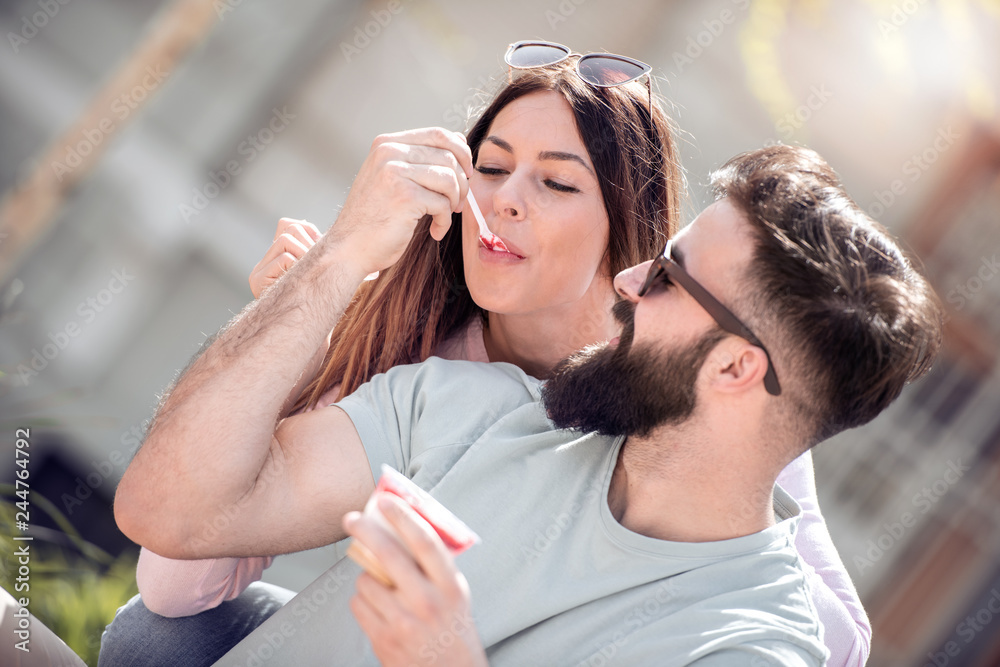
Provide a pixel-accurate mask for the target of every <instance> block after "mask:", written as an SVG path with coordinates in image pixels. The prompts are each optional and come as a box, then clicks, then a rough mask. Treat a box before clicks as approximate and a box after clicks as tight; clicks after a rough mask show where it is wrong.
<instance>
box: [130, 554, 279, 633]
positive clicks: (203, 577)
mask: <svg viewBox="0 0 1000 667" xmlns="http://www.w3.org/2000/svg"><path fill="white" fill-rule="evenodd" d="M273 560H274V559H273V558H272V557H271V556H260V557H258V556H254V557H251V558H213V559H209V560H174V559H172V558H164V557H163V556H158V555H157V554H155V553H153V552H152V551H149V550H148V549H146V548H145V547H143V549H142V551H140V552H139V564H138V566H137V567H136V571H135V580H136V583H137V584H138V585H139V593H140V594H141V595H142V601H143V604H145V605H146V608H147V609H149V610H150V611H151V612H153V613H156V614H159V615H160V616H168V617H170V618H176V617H178V616H191V615H193V614H197V613H200V612H203V611H205V610H206V609H212V608H213V607H217V606H218V605H219V604H221V603H222V602H225V601H226V600H232V599H233V598H235V597H237V596H239V594H240V593H242V592H243V591H244V590H245V589H246V587H247V586H249V585H250V584H252V583H253V582H255V581H257V580H258V579H260V577H261V574H262V573H263V572H264V569H265V568H267V567H270V565H271V562H272V561H273Z"/></svg>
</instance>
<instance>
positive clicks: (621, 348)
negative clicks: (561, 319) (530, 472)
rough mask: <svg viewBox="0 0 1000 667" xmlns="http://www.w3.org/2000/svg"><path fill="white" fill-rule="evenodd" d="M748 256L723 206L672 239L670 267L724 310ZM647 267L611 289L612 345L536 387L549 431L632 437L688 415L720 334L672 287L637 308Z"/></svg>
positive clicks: (738, 221)
mask: <svg viewBox="0 0 1000 667" xmlns="http://www.w3.org/2000/svg"><path fill="white" fill-rule="evenodd" d="M751 249H752V243H751V238H750V232H749V228H748V226H747V224H746V222H745V221H744V220H743V216H742V214H740V213H739V212H738V211H737V210H736V209H735V208H733V207H732V206H731V205H730V204H729V203H728V202H726V201H725V200H723V201H720V202H716V203H715V204H712V205H711V206H709V207H708V208H707V209H705V211H704V212H702V214H701V215H699V216H698V218H696V219H695V221H694V222H692V223H691V225H690V226H688V227H687V228H685V229H684V230H682V231H681V232H680V233H679V234H678V235H677V238H676V240H675V242H674V258H675V260H677V261H678V263H680V264H682V265H683V266H684V267H685V268H686V269H687V271H688V273H690V274H691V276H692V277H693V278H694V279H695V280H697V281H698V282H700V283H701V284H702V285H703V286H704V287H705V288H706V289H707V290H708V291H709V292H711V293H712V294H713V295H715V297H716V298H718V299H719V300H720V301H722V303H723V304H725V305H727V306H729V307H730V308H731V309H732V308H733V305H734V304H733V298H732V295H734V294H735V293H736V287H737V285H738V284H739V281H740V280H741V279H742V275H743V271H744V270H745V268H746V266H747V264H748V263H749V261H750V255H751ZM650 264H651V262H644V263H643V264H640V265H638V266H635V267H632V268H631V269H626V270H625V271H623V272H622V273H620V274H619V275H618V276H617V278H616V279H615V287H616V289H617V290H618V292H619V294H620V295H621V296H623V297H624V299H625V300H624V301H623V302H621V303H619V304H618V306H616V317H618V318H619V320H620V321H622V323H623V325H624V329H623V333H622V336H621V341H620V342H619V343H618V344H617V345H615V344H614V343H611V344H609V345H603V346H595V347H593V348H588V349H587V350H584V351H582V352H580V353H579V354H577V355H574V356H573V357H571V358H570V359H568V360H566V361H565V362H563V364H561V365H560V366H559V367H558V368H557V369H556V372H555V373H554V374H553V377H552V378H551V379H550V380H549V381H548V382H547V383H546V385H545V387H544V389H543V396H544V399H545V405H546V408H547V410H548V413H549V416H550V418H552V420H553V421H554V422H555V423H556V425H557V426H559V427H561V428H576V429H580V430H583V431H587V432H591V431H596V432H599V433H602V434H605V435H640V436H641V435H647V434H648V433H649V432H650V431H651V430H652V429H654V428H656V427H658V426H661V425H668V424H670V425H676V424H679V423H681V422H683V421H685V420H686V419H688V418H689V417H690V416H691V414H692V413H693V412H694V410H695V407H696V405H697V400H696V399H697V395H698V392H697V389H696V387H697V382H698V377H699V373H700V371H701V368H702V366H703V365H704V362H705V360H706V358H707V357H708V355H709V353H710V352H711V351H712V350H713V349H714V348H715V346H716V344H717V343H718V342H719V341H720V340H721V339H722V338H724V337H725V336H726V334H725V333H724V332H722V331H721V330H720V329H719V328H718V326H717V325H716V323H715V320H713V319H712V317H711V316H710V315H709V314H708V313H707V312H706V311H705V309H704V308H702V307H701V305H700V304H699V303H698V302H697V301H695V300H694V299H693V298H692V297H691V295H690V294H688V293H687V292H686V291H685V290H684V289H683V288H682V287H680V286H678V285H675V284H671V285H667V284H666V283H664V282H662V281H657V283H655V284H654V285H653V286H652V287H651V288H650V289H649V291H648V292H647V293H646V294H645V295H644V296H643V297H642V298H641V299H640V298H639V297H638V291H639V288H640V287H641V285H642V283H643V281H644V280H645V278H646V274H647V273H648V272H649V267H650Z"/></svg>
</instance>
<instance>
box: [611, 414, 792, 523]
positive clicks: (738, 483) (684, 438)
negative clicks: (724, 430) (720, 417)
mask: <svg viewBox="0 0 1000 667" xmlns="http://www.w3.org/2000/svg"><path fill="white" fill-rule="evenodd" d="M747 444H748V443H741V442H719V441H713V440H712V438H711V436H710V435H709V436H706V435H704V434H701V435H700V436H699V437H695V436H693V435H692V434H691V433H690V432H685V429H683V428H682V429H670V428H662V429H660V430H658V431H657V432H654V434H653V435H651V436H649V437H646V438H637V437H630V438H628V440H626V441H625V443H624V444H623V445H622V447H621V449H620V450H619V453H618V461H617V463H616V464H615V470H614V473H613V475H612V479H611V488H610V490H609V493H608V506H609V508H610V509H611V513H612V515H613V516H614V517H615V519H617V520H618V522H619V523H621V524H622V526H624V527H625V528H627V529H629V530H631V531H633V532H635V533H639V534H642V535H645V536H647V537H652V538H655V539H661V540H669V541H672V542H711V541H717V540H725V539H732V538H735V537H741V536H743V535H750V534H752V533H756V532H760V531H761V530H764V529H765V528H767V527H769V526H772V525H774V511H773V501H772V489H773V487H774V480H775V477H776V476H777V472H778V471H777V470H775V469H774V465H773V463H768V462H767V461H764V460H762V459H763V458H764V457H761V456H759V455H754V453H755V452H758V453H759V451H760V450H759V449H757V448H755V447H747V446H745V445H747Z"/></svg>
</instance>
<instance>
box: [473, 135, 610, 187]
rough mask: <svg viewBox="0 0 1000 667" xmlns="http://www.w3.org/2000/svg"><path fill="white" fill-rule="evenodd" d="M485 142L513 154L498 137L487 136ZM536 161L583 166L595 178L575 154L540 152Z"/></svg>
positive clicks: (506, 144) (512, 150) (591, 171)
mask: <svg viewBox="0 0 1000 667" xmlns="http://www.w3.org/2000/svg"><path fill="white" fill-rule="evenodd" d="M486 142H489V143H491V144H493V145H494V146H496V147H497V148H499V149H500V150H502V151H505V152H507V153H513V152H514V147H513V146H511V145H510V144H509V143H507V142H506V141H504V140H503V139H501V138H500V137H498V136H496V135H493V134H491V135H490V136H488V137H486V138H485V139H483V143H486ZM538 159H539V160H564V161H569V162H578V163H579V164H581V165H582V166H583V168H584V169H586V170H587V171H589V172H590V173H591V174H592V175H594V176H595V177H596V174H594V170H593V169H591V168H590V165H588V164H587V162H586V160H584V159H583V158H582V157H580V156H579V155H577V154H576V153H567V152H565V151H540V152H539V153H538Z"/></svg>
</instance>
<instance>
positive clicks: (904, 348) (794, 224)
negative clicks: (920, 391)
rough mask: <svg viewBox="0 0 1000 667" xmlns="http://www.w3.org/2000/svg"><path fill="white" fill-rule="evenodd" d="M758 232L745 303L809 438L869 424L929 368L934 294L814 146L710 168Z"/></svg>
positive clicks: (937, 338) (937, 310) (933, 350)
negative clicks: (904, 387) (715, 169)
mask: <svg viewBox="0 0 1000 667" xmlns="http://www.w3.org/2000/svg"><path fill="white" fill-rule="evenodd" d="M712 184H713V186H714V188H715V194H716V196H717V197H718V198H720V199H721V198H727V200H728V201H729V202H730V203H731V204H733V205H734V206H735V207H736V208H737V209H738V210H740V211H741V212H742V213H743V214H744V215H745V216H746V217H747V219H748V220H749V223H750V227H751V230H752V234H753V237H754V240H755V247H754V250H753V257H752V260H751V263H750V268H749V269H748V271H747V276H746V278H747V280H746V285H745V288H744V292H745V294H743V296H744V297H745V301H744V303H745V304H746V306H747V307H746V310H747V312H748V315H749V317H748V320H749V321H748V325H749V326H750V328H751V329H753V330H754V331H756V332H757V335H758V336H760V337H761V339H762V340H763V341H764V342H765V344H766V345H767V346H768V350H769V352H770V353H771V354H772V355H773V356H775V357H776V359H775V365H776V367H777V368H776V370H777V373H778V378H779V380H780V382H781V385H782V388H783V389H785V392H786V394H788V396H783V397H782V398H781V399H779V400H788V401H790V402H791V405H792V406H793V407H794V410H795V413H797V414H798V416H799V418H800V420H804V421H802V422H801V423H802V424H803V426H804V428H805V429H806V431H807V436H806V437H807V440H808V441H809V444H810V445H812V444H815V443H817V442H820V441H821V440H825V439H826V438H829V437H830V436H832V435H835V434H836V433H839V432H840V431H843V430H845V429H848V428H853V427H856V426H861V425H862V424H866V423H868V422H869V421H871V420H872V419H873V418H874V417H875V416H876V415H878V414H879V413H880V412H882V410H884V409H885V408H886V407H887V406H888V405H889V404H890V403H891V402H892V401H893V400H895V399H896V397H898V396H899V394H900V392H901V391H902V389H903V386H904V385H905V384H906V383H907V382H910V381H912V380H915V379H916V378H918V377H920V376H922V375H923V374H924V373H926V372H927V370H928V369H929V368H930V366H931V364H932V363H933V360H934V357H935V356H936V354H937V351H938V348H939V347H940V345H941V329H942V312H941V307H940V302H939V301H938V298H937V296H936V295H935V294H934V291H933V289H932V288H931V287H930V285H929V284H928V283H927V281H926V279H925V278H924V277H923V276H922V275H921V274H920V273H919V272H918V271H917V270H916V268H914V266H913V263H912V262H911V261H910V260H909V259H908V258H907V256H906V254H905V253H904V252H903V250H902V249H901V248H900V247H899V245H898V244H897V242H896V241H895V240H894V239H893V238H892V236H891V235H890V234H889V232H888V231H887V230H886V229H885V228H884V227H882V225H880V224H879V223H877V222H875V221H874V220H872V219H871V218H870V217H869V216H868V215H867V214H866V213H865V212H864V211H863V210H862V209H861V208H860V207H859V206H858V205H857V204H856V203H855V202H854V201H853V200H852V199H851V198H850V197H849V196H848V195H847V193H846V192H845V191H844V188H843V185H842V184H841V182H840V179H839V178H838V177H837V174H836V173H835V172H834V171H833V170H832V169H831V168H830V166H829V165H828V164H827V163H826V162H825V161H824V160H823V158H821V157H820V156H819V155H818V154H816V153H815V152H814V151H811V150H808V149H804V148H797V147H791V146H782V145H778V146H771V147H768V148H763V149H761V150H757V151H752V152H749V153H743V154H741V155H738V156H736V157H734V158H733V159H731V160H729V162H727V163H726V164H725V165H724V166H723V167H722V168H721V169H719V170H718V171H717V172H715V173H714V174H713V176H712Z"/></svg>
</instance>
